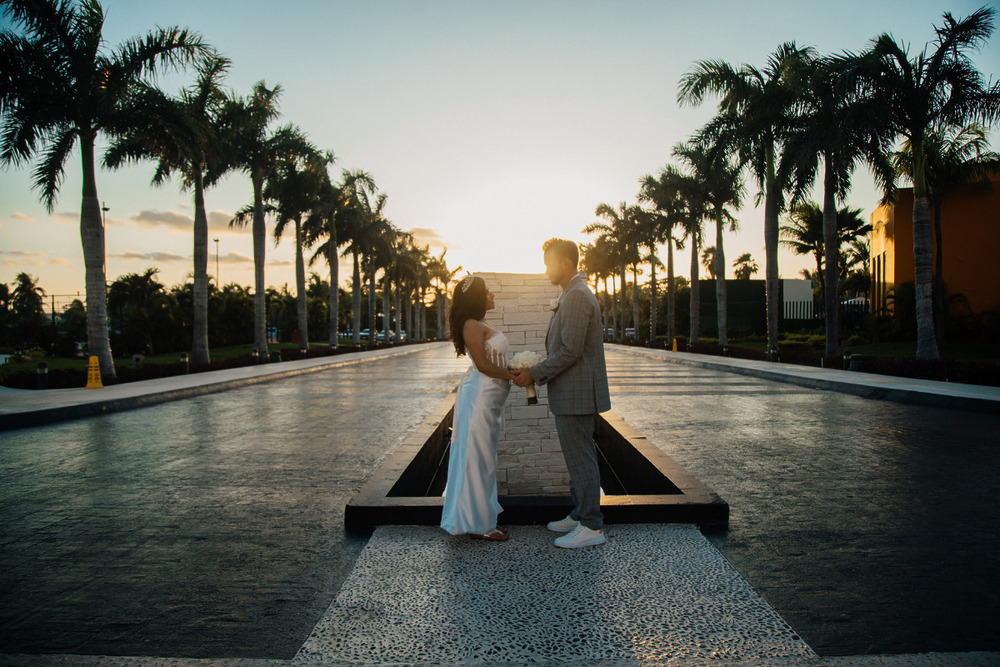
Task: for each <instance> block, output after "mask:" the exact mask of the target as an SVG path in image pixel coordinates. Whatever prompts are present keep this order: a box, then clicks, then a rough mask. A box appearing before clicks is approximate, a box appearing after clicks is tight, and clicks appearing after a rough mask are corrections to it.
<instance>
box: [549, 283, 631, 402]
mask: <svg viewBox="0 0 1000 667" xmlns="http://www.w3.org/2000/svg"><path fill="white" fill-rule="evenodd" d="M545 351H546V353H547V354H548V357H547V358H546V359H545V360H544V361H541V362H539V363H538V364H536V365H535V366H534V367H532V369H531V375H532V376H533V377H534V378H535V382H537V383H538V384H544V385H547V386H548V390H549V410H550V411H551V412H552V414H554V415H588V414H596V413H598V412H605V411H607V410H610V409H611V395H610V394H609V392H608V371H607V367H606V366H605V362H604V334H603V332H602V331H601V307H600V305H598V303H597V299H596V298H595V297H594V294H593V293H592V292H591V291H590V288H588V287H587V284H586V283H585V282H584V281H583V279H582V278H581V277H580V276H579V275H576V276H574V277H573V278H572V280H570V281H569V284H568V285H566V289H565V290H563V293H562V296H560V297H559V308H558V309H557V310H556V312H555V313H553V314H552V319H551V320H550V321H549V330H548V333H546V334H545Z"/></svg>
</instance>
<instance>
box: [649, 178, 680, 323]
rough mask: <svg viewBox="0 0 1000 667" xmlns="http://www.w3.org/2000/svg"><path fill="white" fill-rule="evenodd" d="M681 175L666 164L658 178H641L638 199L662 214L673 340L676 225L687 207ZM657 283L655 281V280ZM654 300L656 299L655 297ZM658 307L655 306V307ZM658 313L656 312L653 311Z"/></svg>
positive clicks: (668, 309)
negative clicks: (680, 184) (680, 185)
mask: <svg viewBox="0 0 1000 667" xmlns="http://www.w3.org/2000/svg"><path fill="white" fill-rule="evenodd" d="M681 178H682V176H681V174H680V172H678V171H677V170H676V168H675V167H670V166H668V167H666V168H664V169H663V171H662V172H661V173H660V177H659V179H656V178H653V177H652V176H651V175H647V176H645V177H644V178H643V179H641V181H640V183H641V188H640V190H639V201H642V202H646V203H649V204H651V205H652V206H653V207H654V209H655V211H656V214H657V215H658V216H659V217H658V220H657V225H658V226H659V229H660V232H661V234H662V235H661V237H660V239H661V241H660V242H661V243H665V244H666V246H667V341H668V342H669V341H672V340H673V339H674V312H675V306H676V289H675V284H674V282H675V281H674V245H676V244H677V241H676V239H674V236H673V232H674V228H675V227H677V226H678V225H680V224H682V222H683V219H684V217H685V214H686V212H687V206H686V204H685V202H684V199H683V194H682V190H681V188H680V187H679V181H680V179H681ZM653 284H654V285H655V283H653ZM654 302H655V299H654ZM654 307H655V306H654ZM654 312H655V311H654Z"/></svg>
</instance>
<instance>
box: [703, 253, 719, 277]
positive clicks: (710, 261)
mask: <svg viewBox="0 0 1000 667" xmlns="http://www.w3.org/2000/svg"><path fill="white" fill-rule="evenodd" d="M715 264H716V262H715V246H714V245H710V246H708V247H707V248H702V249H701V265H702V266H704V267H705V270H706V271H708V275H710V276H711V277H712V280H715V277H716V275H715V268H716V267H715Z"/></svg>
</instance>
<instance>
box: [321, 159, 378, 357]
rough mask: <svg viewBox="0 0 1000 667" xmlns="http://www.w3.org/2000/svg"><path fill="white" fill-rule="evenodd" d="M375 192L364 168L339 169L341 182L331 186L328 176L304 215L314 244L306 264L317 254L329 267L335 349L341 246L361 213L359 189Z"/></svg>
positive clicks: (330, 315) (337, 335) (331, 335)
mask: <svg viewBox="0 0 1000 667" xmlns="http://www.w3.org/2000/svg"><path fill="white" fill-rule="evenodd" d="M362 191H365V192H369V193H371V192H374V191H375V181H374V180H373V179H372V177H371V176H370V175H369V174H367V173H365V172H364V171H360V170H357V171H348V170H346V169H345V170H343V171H342V172H341V183H340V184H339V185H336V186H334V185H333V184H332V183H330V182H329V180H328V179H327V181H326V182H324V183H323V184H322V185H321V188H320V193H319V195H318V197H317V200H316V206H315V207H314V209H313V210H312V211H310V213H309V217H308V218H306V224H305V232H306V245H308V246H310V247H312V246H313V245H317V244H318V247H317V248H316V251H315V252H314V254H313V256H312V258H310V260H309V265H310V266H312V264H313V263H314V262H315V261H316V260H317V259H318V258H320V257H323V258H325V259H326V262H327V266H329V267H330V303H329V315H328V316H329V319H330V321H329V328H330V337H329V345H330V348H331V349H336V348H337V345H338V344H339V336H340V334H339V327H340V301H339V300H340V282H339V281H340V248H341V246H343V245H344V244H345V243H346V242H347V240H348V232H349V231H350V230H351V229H352V228H353V227H354V225H355V224H356V223H355V222H354V219H355V218H356V217H358V216H360V215H361V214H362V211H361V204H360V202H359V200H358V198H359V196H360V192H362Z"/></svg>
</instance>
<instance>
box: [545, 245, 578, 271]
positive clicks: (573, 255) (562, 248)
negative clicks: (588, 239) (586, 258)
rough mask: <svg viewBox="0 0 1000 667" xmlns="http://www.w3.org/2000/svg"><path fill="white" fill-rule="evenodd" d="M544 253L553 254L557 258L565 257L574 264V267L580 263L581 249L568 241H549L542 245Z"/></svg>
mask: <svg viewBox="0 0 1000 667" xmlns="http://www.w3.org/2000/svg"><path fill="white" fill-rule="evenodd" d="M542 252H543V253H546V252H553V253H555V254H556V256H557V257H565V258H566V259H568V260H569V261H571V262H573V267H574V268H576V265H577V264H579V263H580V249H579V248H577V247H576V244H575V243H573V242H572V241H567V240H566V239H549V240H548V241H546V242H545V243H543V244H542Z"/></svg>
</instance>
